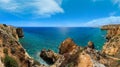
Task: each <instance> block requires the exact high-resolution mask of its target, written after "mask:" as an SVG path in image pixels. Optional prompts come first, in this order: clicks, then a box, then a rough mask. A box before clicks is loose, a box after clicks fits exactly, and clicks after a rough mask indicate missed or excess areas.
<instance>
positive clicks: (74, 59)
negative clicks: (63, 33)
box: [41, 25, 120, 67]
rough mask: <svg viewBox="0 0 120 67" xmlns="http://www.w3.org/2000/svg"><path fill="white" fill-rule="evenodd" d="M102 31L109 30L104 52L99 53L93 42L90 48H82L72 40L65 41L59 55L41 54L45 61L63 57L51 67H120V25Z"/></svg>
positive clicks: (90, 42) (110, 26) (49, 52)
mask: <svg viewBox="0 0 120 67" xmlns="http://www.w3.org/2000/svg"><path fill="white" fill-rule="evenodd" d="M101 29H103V30H107V31H108V33H107V35H106V39H107V42H106V43H105V45H104V46H103V50H101V51H97V50H96V49H95V48H94V43H93V42H92V41H89V42H88V46H86V47H80V46H78V45H76V44H75V43H74V41H73V40H72V39H71V38H67V39H66V40H64V41H63V42H62V43H61V45H60V47H59V54H57V53H54V52H53V51H52V52H51V51H45V52H41V55H42V56H44V58H43V57H42V58H43V59H45V61H46V60H47V61H48V60H49V59H52V60H53V59H55V56H54V55H57V56H59V55H61V57H58V58H57V59H56V60H54V62H53V64H51V65H50V67H120V25H106V26H103V27H102V28H101Z"/></svg>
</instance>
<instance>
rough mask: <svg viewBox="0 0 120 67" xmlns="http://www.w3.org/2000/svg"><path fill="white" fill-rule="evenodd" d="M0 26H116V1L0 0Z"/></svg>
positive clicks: (119, 16) (119, 17) (119, 19)
mask: <svg viewBox="0 0 120 67" xmlns="http://www.w3.org/2000/svg"><path fill="white" fill-rule="evenodd" d="M0 23H4V24H9V25H14V26H43V27H44V26H45V27H47V26H55V27H56V26H59V27H76V26H77V27H78V26H101V25H105V24H118V23H120V0H0Z"/></svg>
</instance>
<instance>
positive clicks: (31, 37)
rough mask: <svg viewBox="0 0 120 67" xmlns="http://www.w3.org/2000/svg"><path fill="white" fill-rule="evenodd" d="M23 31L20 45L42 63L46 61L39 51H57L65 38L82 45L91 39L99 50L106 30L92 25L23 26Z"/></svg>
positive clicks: (85, 44)
mask: <svg viewBox="0 0 120 67" xmlns="http://www.w3.org/2000/svg"><path fill="white" fill-rule="evenodd" d="M23 31H24V38H21V39H20V42H21V44H22V46H23V47H24V48H25V49H26V51H27V52H28V53H29V55H30V56H31V57H33V58H34V59H35V60H37V61H39V62H41V63H43V64H46V63H45V62H44V61H43V60H42V59H41V58H40V57H39V54H40V51H41V50H42V49H44V48H45V49H51V50H53V51H55V52H59V51H58V47H59V45H60V44H61V43H62V42H63V41H64V40H65V39H66V38H72V39H73V40H74V42H75V43H76V44H77V45H79V46H82V47H85V46H87V43H88V41H93V42H94V44H95V49H97V50H101V49H102V46H103V45H104V42H105V41H106V39H105V35H106V31H103V30H101V29H100V28H92V27H23Z"/></svg>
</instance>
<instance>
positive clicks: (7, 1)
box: [0, 0, 64, 17]
mask: <svg viewBox="0 0 120 67" xmlns="http://www.w3.org/2000/svg"><path fill="white" fill-rule="evenodd" d="M61 3H62V0H26V1H24V0H0V9H2V10H6V11H7V12H11V13H15V14H21V15H27V14H30V15H38V16H47V17H48V16H51V15H54V14H56V13H63V12H64V10H63V9H62V8H61V6H60V5H61Z"/></svg>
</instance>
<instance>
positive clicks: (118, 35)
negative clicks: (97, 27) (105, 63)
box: [102, 25, 120, 58]
mask: <svg viewBox="0 0 120 67" xmlns="http://www.w3.org/2000/svg"><path fill="white" fill-rule="evenodd" d="M103 27H105V28H106V29H105V30H107V36H106V38H107V42H106V43H105V45H104V46H103V50H102V52H103V53H105V54H107V55H110V56H114V57H117V58H120V25H107V26H103Z"/></svg>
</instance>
